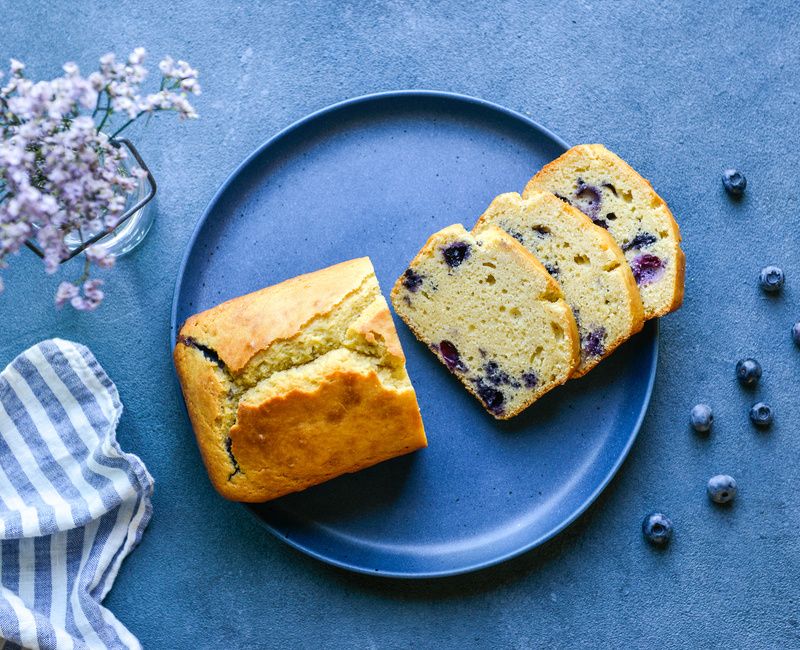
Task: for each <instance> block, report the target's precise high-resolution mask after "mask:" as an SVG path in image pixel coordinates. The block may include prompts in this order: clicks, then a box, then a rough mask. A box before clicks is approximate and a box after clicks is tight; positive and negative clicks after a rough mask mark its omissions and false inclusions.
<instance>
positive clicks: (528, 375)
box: [522, 370, 539, 388]
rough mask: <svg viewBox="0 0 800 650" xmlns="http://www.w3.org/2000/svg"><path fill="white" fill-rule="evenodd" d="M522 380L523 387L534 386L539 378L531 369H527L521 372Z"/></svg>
mask: <svg viewBox="0 0 800 650" xmlns="http://www.w3.org/2000/svg"><path fill="white" fill-rule="evenodd" d="M522 381H523V383H524V384H525V388H536V384H538V383H539V378H538V377H537V376H536V373H535V372H534V371H533V370H528V371H526V372H523V373H522Z"/></svg>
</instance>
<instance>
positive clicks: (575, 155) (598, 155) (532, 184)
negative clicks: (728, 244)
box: [522, 144, 686, 320]
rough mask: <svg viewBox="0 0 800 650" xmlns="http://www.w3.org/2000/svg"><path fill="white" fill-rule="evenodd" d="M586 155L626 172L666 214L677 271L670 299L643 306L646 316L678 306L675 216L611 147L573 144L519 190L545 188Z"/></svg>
mask: <svg viewBox="0 0 800 650" xmlns="http://www.w3.org/2000/svg"><path fill="white" fill-rule="evenodd" d="M585 158H591V159H605V160H606V161H611V162H612V163H613V165H614V166H615V167H616V168H617V171H618V172H619V173H621V174H622V175H627V176H629V177H630V178H631V179H632V181H633V182H634V183H638V184H641V185H643V186H644V187H645V188H646V189H647V192H648V194H649V195H650V199H651V201H652V204H653V207H654V208H655V207H658V208H660V209H662V210H663V213H664V216H666V217H667V219H666V220H665V222H666V225H667V227H668V228H669V229H670V232H671V233H672V238H673V240H674V241H675V250H674V251H673V252H674V256H675V265H676V271H675V281H674V284H673V287H672V300H671V301H670V302H669V303H667V304H666V305H664V306H663V307H661V308H659V309H655V310H652V309H651V310H650V311H648V310H647V308H645V320H649V319H650V318H657V317H659V316H664V315H665V314H668V313H670V312H672V311H675V310H677V309H678V308H680V306H681V305H682V304H683V295H684V291H685V273H686V256H685V254H684V253H683V250H681V247H680V243H681V241H682V237H681V233H680V227H679V226H678V222H677V221H676V220H675V217H674V215H673V214H672V211H671V210H670V209H669V206H668V205H667V203H666V201H664V199H662V198H661V197H660V196H659V195H658V193H657V192H656V191H655V189H654V188H653V185H652V184H651V183H650V181H649V180H647V179H646V178H644V177H643V176H642V175H641V174H639V172H637V171H636V170H635V169H634V168H633V167H631V166H630V165H629V164H628V163H627V162H625V161H624V160H623V159H622V158H621V157H619V156H618V155H617V154H615V153H614V152H613V151H610V150H609V149H607V148H606V147H605V146H604V145H602V144H581V145H576V146H574V147H572V148H571V149H569V150H568V151H566V152H565V153H563V154H562V155H561V156H559V157H558V158H556V159H555V160H553V161H551V162H549V163H547V164H546V165H545V166H544V167H542V169H540V170H539V171H538V172H537V173H536V175H535V176H534V177H533V178H531V179H530V180H529V181H528V183H527V184H526V186H525V189H524V190H523V192H522V197H523V198H528V196H529V195H531V194H532V193H533V192H534V191H539V190H545V191H546V190H547V186H546V179H548V178H549V177H551V176H553V175H557V174H558V172H559V171H560V169H561V168H562V167H563V166H566V165H569V164H571V162H572V161H573V160H580V159H585ZM637 289H638V287H637Z"/></svg>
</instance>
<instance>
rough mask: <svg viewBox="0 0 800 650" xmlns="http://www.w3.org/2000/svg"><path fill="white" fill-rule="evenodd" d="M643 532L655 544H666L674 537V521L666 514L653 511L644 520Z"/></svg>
mask: <svg viewBox="0 0 800 650" xmlns="http://www.w3.org/2000/svg"><path fill="white" fill-rule="evenodd" d="M642 534H643V535H644V537H645V539H646V540H647V541H648V542H650V543H651V544H653V545H654V546H666V544H667V542H669V540H670V538H671V537H672V522H671V521H670V520H669V517H667V516H666V515H665V514H662V513H660V512H651V513H650V514H649V515H647V516H646V517H645V518H644V521H643V522H642Z"/></svg>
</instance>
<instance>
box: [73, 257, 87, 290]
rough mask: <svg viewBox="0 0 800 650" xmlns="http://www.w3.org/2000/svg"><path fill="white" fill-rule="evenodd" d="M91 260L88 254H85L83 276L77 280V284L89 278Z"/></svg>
mask: <svg viewBox="0 0 800 650" xmlns="http://www.w3.org/2000/svg"><path fill="white" fill-rule="evenodd" d="M90 265H91V262H90V261H89V258H88V257H86V255H84V256H83V273H81V277H79V278H78V280H77V281H76V282H75V284H76V285H81V284H83V283H84V282H86V280H87V279H88V278H89V271H90Z"/></svg>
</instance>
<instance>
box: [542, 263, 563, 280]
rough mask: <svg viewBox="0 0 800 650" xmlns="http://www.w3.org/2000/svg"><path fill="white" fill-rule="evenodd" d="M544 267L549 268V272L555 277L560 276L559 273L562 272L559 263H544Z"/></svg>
mask: <svg viewBox="0 0 800 650" xmlns="http://www.w3.org/2000/svg"><path fill="white" fill-rule="evenodd" d="M544 268H545V269H547V272H548V273H549V274H550V275H552V276H553V277H554V278H556V277H558V274H559V273H561V269H560V268H558V264H544Z"/></svg>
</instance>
